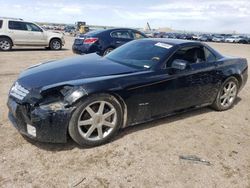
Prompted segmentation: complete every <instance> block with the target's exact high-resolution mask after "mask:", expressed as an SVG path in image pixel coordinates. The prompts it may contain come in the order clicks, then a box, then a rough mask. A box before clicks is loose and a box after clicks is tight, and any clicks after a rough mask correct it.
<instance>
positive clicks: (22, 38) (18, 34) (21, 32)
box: [7, 21, 30, 45]
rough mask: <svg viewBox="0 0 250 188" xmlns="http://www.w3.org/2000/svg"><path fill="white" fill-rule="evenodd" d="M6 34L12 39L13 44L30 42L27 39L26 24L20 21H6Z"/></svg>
mask: <svg viewBox="0 0 250 188" xmlns="http://www.w3.org/2000/svg"><path fill="white" fill-rule="evenodd" d="M7 32H8V34H9V36H10V37H11V39H12V40H13V42H14V44H15V45H26V44H30V41H29V39H27V36H28V32H27V27H26V24H25V23H24V22H22V21H9V23H8V31H7Z"/></svg>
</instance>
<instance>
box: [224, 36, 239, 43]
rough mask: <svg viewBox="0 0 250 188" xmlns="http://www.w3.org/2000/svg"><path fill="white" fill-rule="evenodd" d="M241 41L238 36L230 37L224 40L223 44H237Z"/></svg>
mask: <svg viewBox="0 0 250 188" xmlns="http://www.w3.org/2000/svg"><path fill="white" fill-rule="evenodd" d="M240 40H241V38H240V37H239V36H231V37H228V38H226V39H225V42H229V43H238V42H239V41H240Z"/></svg>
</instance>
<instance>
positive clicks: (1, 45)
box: [0, 40, 10, 50]
mask: <svg viewBox="0 0 250 188" xmlns="http://www.w3.org/2000/svg"><path fill="white" fill-rule="evenodd" d="M0 48H1V49H2V50H9V49H10V43H9V42H8V41H7V40H1V41H0Z"/></svg>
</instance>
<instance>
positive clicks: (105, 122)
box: [103, 121, 115, 128]
mask: <svg viewBox="0 0 250 188" xmlns="http://www.w3.org/2000/svg"><path fill="white" fill-rule="evenodd" d="M103 125H105V126H108V127H111V128H114V127H115V124H114V123H111V122H108V121H104V122H103Z"/></svg>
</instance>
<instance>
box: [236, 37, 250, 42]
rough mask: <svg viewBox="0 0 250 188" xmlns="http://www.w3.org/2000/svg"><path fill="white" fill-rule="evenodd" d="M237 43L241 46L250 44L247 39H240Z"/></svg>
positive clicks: (249, 40) (249, 39)
mask: <svg viewBox="0 0 250 188" xmlns="http://www.w3.org/2000/svg"><path fill="white" fill-rule="evenodd" d="M238 43H241V44H250V38H249V37H242V38H241V39H240V40H239V42H238Z"/></svg>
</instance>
